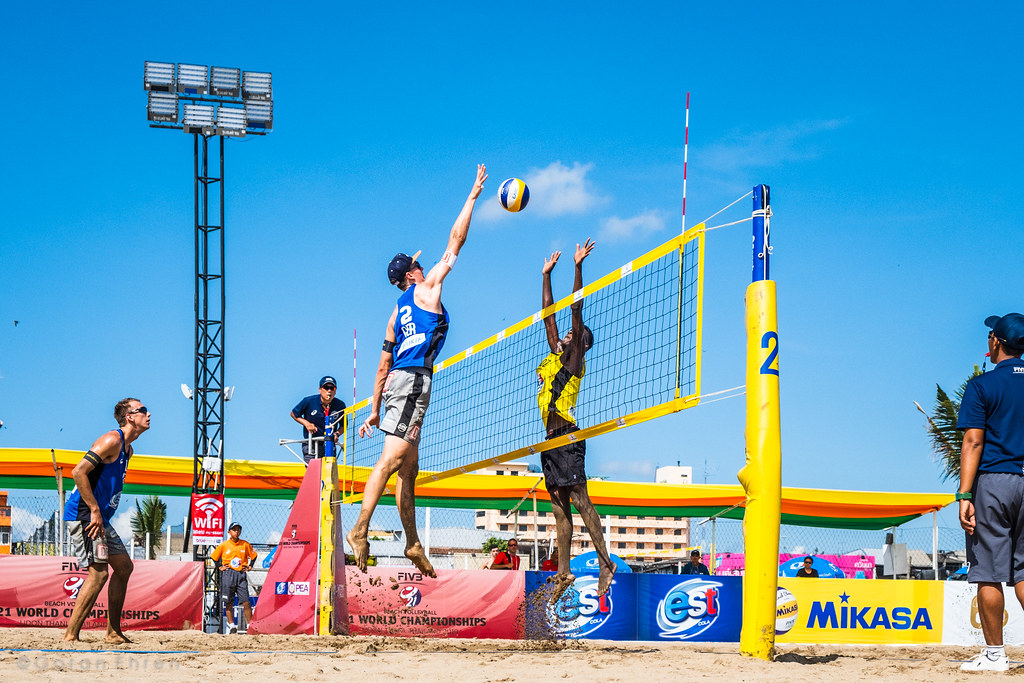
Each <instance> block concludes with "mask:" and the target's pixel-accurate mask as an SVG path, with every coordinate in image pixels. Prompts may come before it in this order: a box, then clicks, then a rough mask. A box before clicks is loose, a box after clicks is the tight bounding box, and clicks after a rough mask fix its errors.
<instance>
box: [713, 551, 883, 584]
mask: <svg viewBox="0 0 1024 683" xmlns="http://www.w3.org/2000/svg"><path fill="white" fill-rule="evenodd" d="M805 557H807V555H806V554H803V555H801V554H793V553H782V554H780V555H779V564H780V565H781V564H782V563H783V562H787V561H789V560H792V559H795V558H800V559H801V560H802V559H803V558H805ZM814 557H817V558H821V559H822V560H825V561H827V562H831V563H832V564H833V565H835V566H836V567H838V568H839V569H841V570H842V572H843V574H845V575H846V578H848V579H873V578H875V558H874V556H873V555H814ZM745 566H746V558H745V556H744V554H743V553H718V554H717V555H716V561H715V574H717V575H718V576H742V575H743V569H744V567H745Z"/></svg>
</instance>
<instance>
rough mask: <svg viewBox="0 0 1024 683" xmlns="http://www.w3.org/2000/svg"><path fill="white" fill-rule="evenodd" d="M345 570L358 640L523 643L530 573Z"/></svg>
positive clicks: (396, 568)
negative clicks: (363, 637)
mask: <svg viewBox="0 0 1024 683" xmlns="http://www.w3.org/2000/svg"><path fill="white" fill-rule="evenodd" d="M346 569H347V570H348V572H347V580H346V585H347V591H348V612H349V623H350V624H351V633H352V635H354V636H355V635H371V636H399V637H403V638H411V637H417V636H418V637H425V638H512V639H518V638H522V637H523V619H522V614H523V595H524V588H525V585H526V574H527V572H521V571H508V572H488V571H479V570H454V571H449V570H438V572H437V578H436V579H431V578H429V577H425V576H423V574H421V573H420V572H419V571H417V570H416V569H415V568H414V567H368V568H367V573H366V574H363V573H362V572H360V571H359V570H358V569H357V568H356V567H346ZM530 573H534V572H530Z"/></svg>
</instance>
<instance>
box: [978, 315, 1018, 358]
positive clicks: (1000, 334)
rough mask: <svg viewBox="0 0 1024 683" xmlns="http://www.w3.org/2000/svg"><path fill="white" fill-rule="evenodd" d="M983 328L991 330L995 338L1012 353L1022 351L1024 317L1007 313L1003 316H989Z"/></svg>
mask: <svg viewBox="0 0 1024 683" xmlns="http://www.w3.org/2000/svg"><path fill="white" fill-rule="evenodd" d="M985 326H986V327H989V328H991V330H992V334H993V335H995V338H996V339H998V340H999V341H1001V342H1002V343H1003V344H1005V345H1006V346H1008V347H1010V349H1011V350H1013V351H1022V350H1024V315H1021V314H1020V313H1007V314H1006V315H1004V316H998V315H990V316H989V317H987V318H985Z"/></svg>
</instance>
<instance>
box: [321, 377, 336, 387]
mask: <svg viewBox="0 0 1024 683" xmlns="http://www.w3.org/2000/svg"><path fill="white" fill-rule="evenodd" d="M328 384H331V385H333V386H334V387H337V386H338V383H337V382H335V381H334V378H333V377H331V376H330V375H324V376H323V377H321V378H320V388H321V389H323V388H324V387H325V386H327V385H328Z"/></svg>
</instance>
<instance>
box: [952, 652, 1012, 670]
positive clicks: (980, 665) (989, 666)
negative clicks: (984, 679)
mask: <svg viewBox="0 0 1024 683" xmlns="http://www.w3.org/2000/svg"><path fill="white" fill-rule="evenodd" d="M960 670H961V671H1009V670H1010V659H1009V657H1007V656H1006V655H1003V656H1001V657H996V658H995V659H989V657H988V655H987V654H985V653H984V652H982V653H981V654H980V655H978V656H977V657H974V658H973V659H969V660H968V661H966V662H964V663H963V664H961V665H960Z"/></svg>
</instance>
